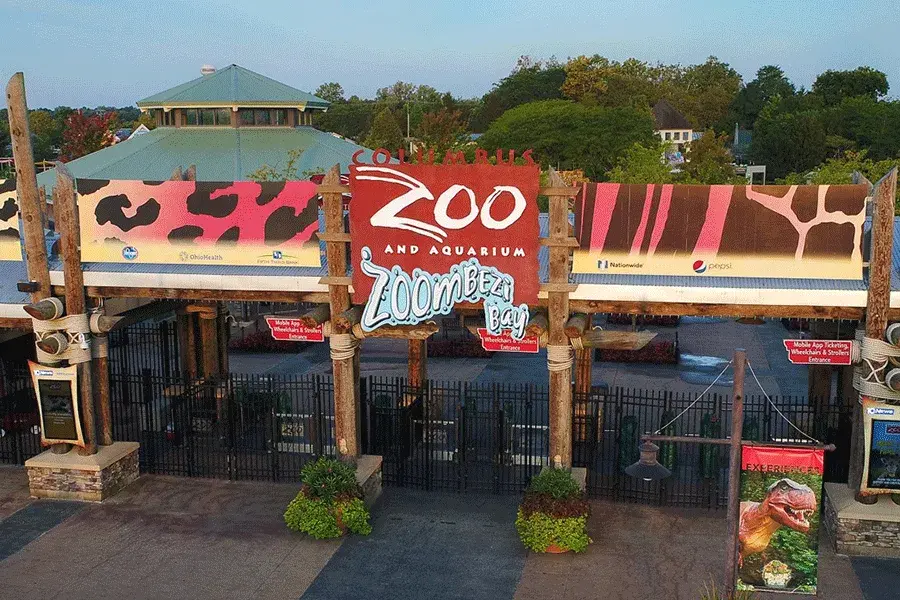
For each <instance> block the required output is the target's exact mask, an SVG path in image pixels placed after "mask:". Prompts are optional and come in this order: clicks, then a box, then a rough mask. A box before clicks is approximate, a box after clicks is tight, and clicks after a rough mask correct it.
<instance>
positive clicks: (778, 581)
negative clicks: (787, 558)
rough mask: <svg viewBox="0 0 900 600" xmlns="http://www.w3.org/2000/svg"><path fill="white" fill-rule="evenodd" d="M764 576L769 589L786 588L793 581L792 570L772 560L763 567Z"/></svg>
mask: <svg viewBox="0 0 900 600" xmlns="http://www.w3.org/2000/svg"><path fill="white" fill-rule="evenodd" d="M762 576H763V581H765V582H766V585H767V586H768V587H773V588H785V587H787V584H788V581H790V580H791V568H790V567H789V566H787V565H786V564H785V563H783V562H781V561H780V560H770V561H769V562H767V563H766V565H765V566H764V567H763V570H762Z"/></svg>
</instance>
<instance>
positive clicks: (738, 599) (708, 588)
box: [700, 579, 756, 600]
mask: <svg viewBox="0 0 900 600" xmlns="http://www.w3.org/2000/svg"><path fill="white" fill-rule="evenodd" d="M755 598H756V594H754V593H753V592H752V591H750V590H745V589H737V590H735V591H734V593H733V594H726V593H725V592H724V591H722V590H719V588H718V586H717V585H716V582H715V580H714V579H710V580H709V582H708V583H704V584H703V591H702V592H700V600H754V599H755Z"/></svg>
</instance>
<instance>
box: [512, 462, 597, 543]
mask: <svg viewBox="0 0 900 600" xmlns="http://www.w3.org/2000/svg"><path fill="white" fill-rule="evenodd" d="M589 514H590V505H589V504H588V502H587V500H585V499H584V493H583V492H582V491H581V488H579V487H578V483H577V482H576V481H575V480H574V479H572V473H571V472H570V471H568V470H567V469H557V468H550V467H548V468H546V469H544V470H543V471H541V472H540V473H539V474H538V475H536V476H535V477H534V478H533V479H532V480H531V483H530V484H529V486H528V489H527V490H526V491H525V498H524V499H523V500H522V504H521V505H520V506H519V512H518V516H517V517H516V530H518V532H519V537H520V538H521V539H522V543H523V544H525V547H526V548H528V549H529V550H531V551H533V552H551V553H560V552H569V551H572V552H583V551H584V550H585V549H587V547H588V544H590V543H591V539H590V538H589V537H588V535H587V518H588V515H589Z"/></svg>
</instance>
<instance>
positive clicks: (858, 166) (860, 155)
mask: <svg viewBox="0 0 900 600" xmlns="http://www.w3.org/2000/svg"><path fill="white" fill-rule="evenodd" d="M894 167H897V168H900V159H897V158H894V159H887V160H879V161H876V160H872V159H871V158H869V156H868V154H867V152H866V151H865V150H862V151H859V152H854V151H848V152H845V153H844V154H843V155H841V156H838V157H835V158H829V159H828V160H826V161H825V162H824V163H822V164H820V165H818V166H816V167H815V168H813V169H812V170H811V171H805V172H794V173H789V174H788V175H786V176H785V177H784V178H782V179H779V180H778V183H779V184H782V185H803V184H807V183H811V184H815V185H840V184H847V183H853V173H854V172H859V173H862V174H863V175H865V176H866V179H868V180H869V181H871V182H872V183H875V182H877V181H878V180H879V179H881V178H882V177H884V176H885V175H886V174H887V172H888V171H890V170H891V169H893V168H894ZM895 205H896V206H897V207H898V208H896V209H895V212H896V211H897V210H900V190H897V202H896V203H895Z"/></svg>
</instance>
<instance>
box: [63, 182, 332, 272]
mask: <svg viewBox="0 0 900 600" xmlns="http://www.w3.org/2000/svg"><path fill="white" fill-rule="evenodd" d="M76 185H77V189H78V194H79V196H78V212H79V218H80V222H81V254H82V260H83V261H84V262H125V263H129V262H130V263H157V264H189V265H247V266H261V265H268V266H290V267H303V266H306V267H318V266H319V265H320V258H319V242H318V237H317V235H316V232H317V231H318V215H319V212H318V211H319V205H318V201H317V196H316V185H315V184H314V183H312V182H309V181H286V182H285V181H282V182H263V183H257V182H255V181H232V182H222V183H216V182H208V181H124V180H107V179H79V180H78V181H77V182H76Z"/></svg>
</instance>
